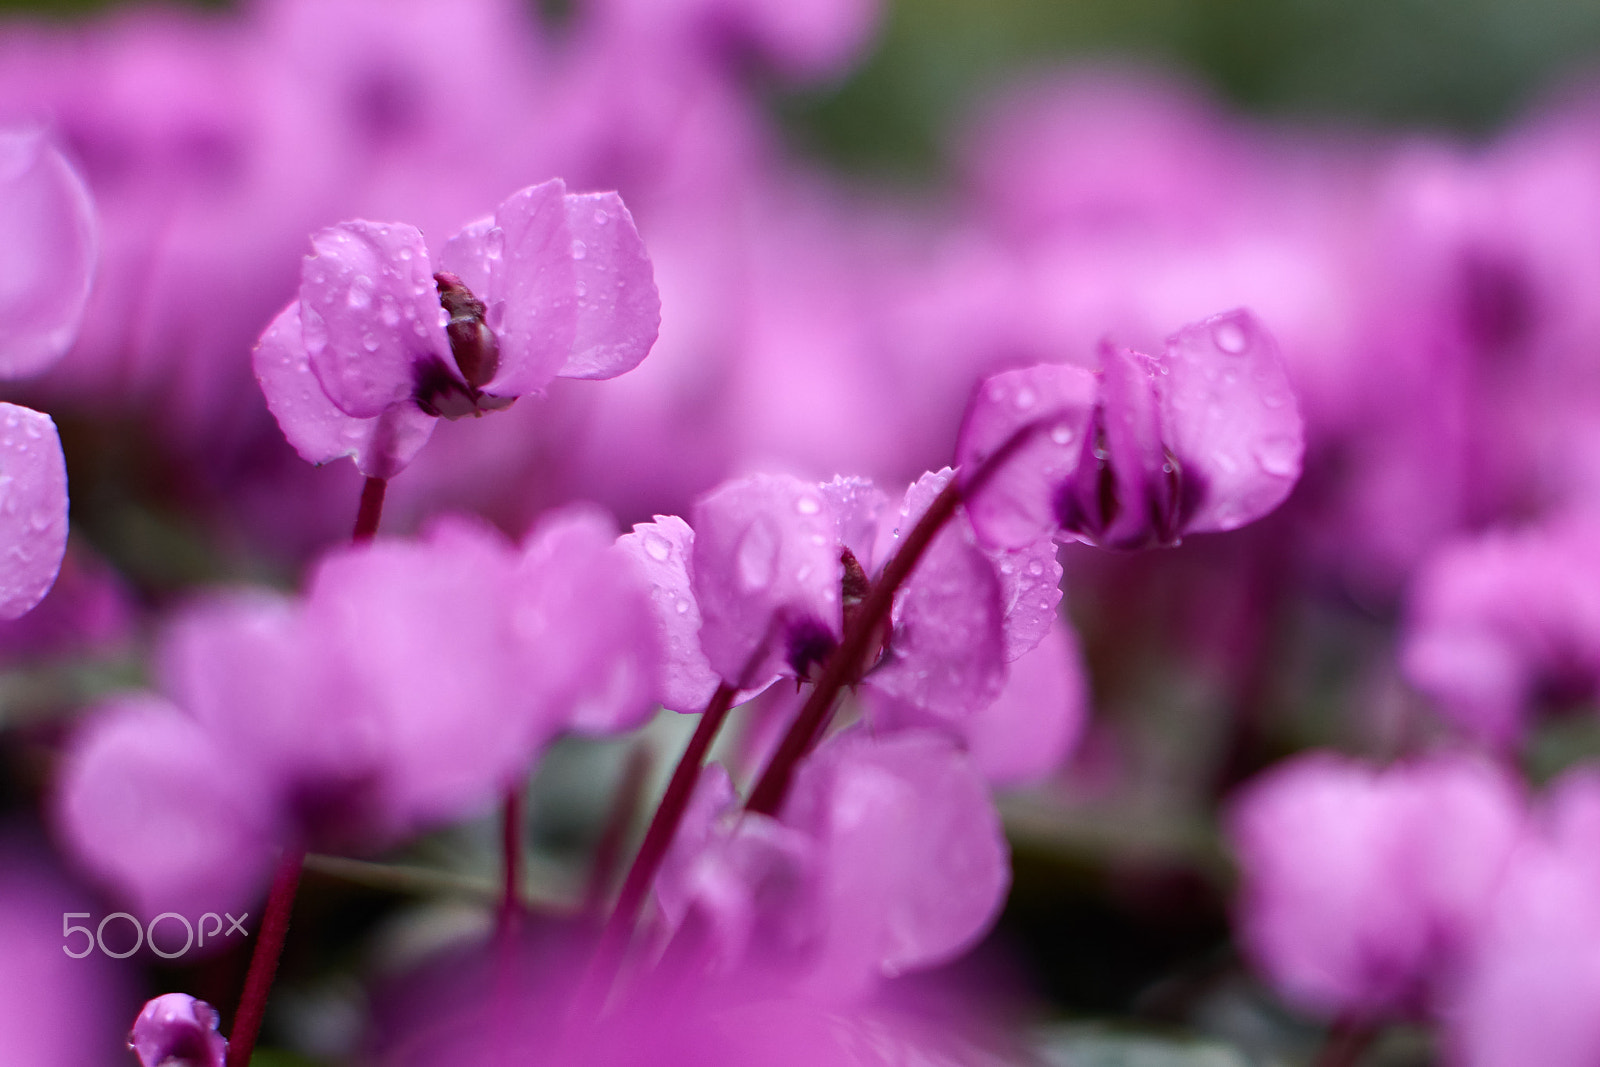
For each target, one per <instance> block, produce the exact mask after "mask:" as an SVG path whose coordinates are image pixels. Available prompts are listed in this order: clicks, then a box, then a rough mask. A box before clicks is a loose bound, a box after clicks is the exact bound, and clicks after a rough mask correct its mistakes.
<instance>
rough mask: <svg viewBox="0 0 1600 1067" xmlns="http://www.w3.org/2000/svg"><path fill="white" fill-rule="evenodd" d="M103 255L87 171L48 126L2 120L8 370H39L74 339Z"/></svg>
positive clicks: (1, 290)
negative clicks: (54, 140)
mask: <svg viewBox="0 0 1600 1067" xmlns="http://www.w3.org/2000/svg"><path fill="white" fill-rule="evenodd" d="M95 258H96V227H95V219H94V209H93V206H92V205H91V204H90V202H89V193H88V190H87V189H86V188H85V186H84V183H83V179H82V178H80V177H79V176H78V173H77V171H75V170H74V169H73V168H72V166H71V164H69V163H68V162H67V161H66V160H65V159H64V158H63V157H62V155H61V153H60V152H58V151H56V149H55V148H54V147H52V146H51V144H50V142H49V139H48V138H47V137H46V136H45V134H44V133H43V131H41V130H39V129H37V128H32V127H23V128H20V129H18V128H0V378H23V377H28V376H30V375H34V374H39V373H41V372H43V371H45V370H47V369H49V368H50V366H52V365H53V364H54V363H55V362H56V360H58V359H60V358H61V356H62V354H63V353H65V352H66V350H67V349H68V348H70V347H71V345H72V342H73V340H74V339H75V338H76V337H77V333H78V324H79V323H80V322H81V321H82V319H83V309H84V307H85V305H86V304H87V303H88V300H89V286H90V282H91V281H92V279H93V276H94V266H95Z"/></svg>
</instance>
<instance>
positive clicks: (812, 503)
mask: <svg viewBox="0 0 1600 1067" xmlns="http://www.w3.org/2000/svg"><path fill="white" fill-rule="evenodd" d="M794 509H795V510H796V511H798V512H799V513H800V514H802V515H815V514H816V513H817V512H819V511H821V510H822V505H821V504H819V503H817V498H816V497H814V496H803V497H801V498H800V499H799V500H797V501H795V504H794Z"/></svg>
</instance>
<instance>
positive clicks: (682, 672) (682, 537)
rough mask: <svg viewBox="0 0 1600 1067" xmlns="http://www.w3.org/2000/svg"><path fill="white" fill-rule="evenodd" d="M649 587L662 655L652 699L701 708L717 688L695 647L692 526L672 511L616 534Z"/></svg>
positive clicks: (697, 607) (687, 708)
mask: <svg viewBox="0 0 1600 1067" xmlns="http://www.w3.org/2000/svg"><path fill="white" fill-rule="evenodd" d="M617 547H618V549H619V550H620V551H621V552H622V553H623V554H624V555H626V556H627V557H628V558H629V559H630V560H632V561H633V563H634V566H635V567H636V568H638V571H639V574H640V577H642V578H643V579H644V581H645V582H646V584H647V585H648V586H649V587H650V608H651V613H652V615H653V617H654V619H655V623H656V627H657V631H658V633H659V635H660V639H661V647H662V650H663V651H664V653H665V655H666V662H665V665H664V666H663V669H662V675H661V691H660V693H659V694H657V699H659V700H660V701H661V706H662V707H665V708H668V709H670V710H672V711H681V712H697V711H702V710H704V708H705V706H706V704H707V702H708V701H710V699H711V694H712V693H714V692H715V691H716V688H717V682H718V678H717V672H716V671H714V670H712V669H711V664H710V663H709V662H708V661H707V660H706V654H705V653H704V652H703V651H701V648H700V605H699V603H698V602H697V601H696V600H695V596H694V591H693V590H692V589H691V588H690V585H689V557H690V555H691V554H692V553H693V551H694V531H693V530H691V529H690V528H689V524H688V523H686V522H684V521H683V520H682V519H680V518H679V517H678V516H676V515H657V516H656V517H655V521H654V522H641V523H637V524H635V525H634V527H633V532H632V533H630V534H624V535H623V536H621V537H619V538H617Z"/></svg>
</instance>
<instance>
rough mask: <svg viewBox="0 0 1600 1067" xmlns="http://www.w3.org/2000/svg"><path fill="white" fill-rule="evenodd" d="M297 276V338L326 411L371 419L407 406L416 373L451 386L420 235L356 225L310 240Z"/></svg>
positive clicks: (404, 228) (401, 227)
mask: <svg viewBox="0 0 1600 1067" xmlns="http://www.w3.org/2000/svg"><path fill="white" fill-rule="evenodd" d="M311 247H312V248H313V249H314V250H315V252H314V254H312V255H310V256H307V257H306V259H305V262H304V264H303V265H302V267H301V271H300V315H301V329H302V336H303V338H304V342H305V348H306V353H307V355H308V356H309V357H310V362H311V370H312V373H314V374H315V375H316V376H317V380H318V381H319V382H321V383H322V388H323V391H324V392H326V393H327V395H328V399H330V400H332V401H333V403H334V406H336V407H337V408H339V410H340V411H343V412H344V413H345V414H347V415H351V416H354V417H356V418H361V419H370V418H376V417H377V416H379V415H381V414H383V412H384V411H385V409H387V408H389V407H390V406H391V405H394V404H398V403H401V402H403V401H406V400H408V399H410V398H411V397H412V395H413V394H414V393H415V392H416V388H417V373H418V370H419V368H421V367H425V366H427V365H429V364H434V363H436V364H438V365H440V366H442V367H443V368H444V370H445V373H447V374H449V375H450V376H451V377H455V378H459V377H460V372H459V371H457V370H456V369H455V361H454V360H453V359H452V358H451V356H450V341H449V338H448V337H447V336H446V335H445V332H444V323H443V318H442V316H443V314H444V312H443V309H442V308H441V307H440V305H439V291H438V287H437V286H436V285H435V283H434V280H433V267H432V265H431V263H430V261H429V259H428V249H427V246H426V245H425V244H424V243H423V240H422V233H421V231H419V230H418V229H417V228H416V227H415V226H408V225H406V224H404V223H379V222H368V221H366V220H364V219H356V220H353V221H350V222H341V223H339V224H338V225H337V226H331V227H329V228H327V229H325V230H321V231H319V232H318V233H316V234H314V235H313V236H312V238H311Z"/></svg>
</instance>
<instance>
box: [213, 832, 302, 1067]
mask: <svg viewBox="0 0 1600 1067" xmlns="http://www.w3.org/2000/svg"><path fill="white" fill-rule="evenodd" d="M305 859H306V854H305V851H304V850H303V849H298V848H297V849H292V850H289V851H286V852H284V854H283V858H282V859H280V860H279V861H278V871H277V873H276V874H275V875H273V878H272V892H271V893H270V894H268V896H267V911H266V914H265V915H263V916H262V918H261V929H259V930H258V931H256V947H255V950H254V951H253V952H252V953H251V954H250V970H249V971H248V972H247V973H246V974H245V979H244V993H243V995H241V996H240V998H239V1010H238V1011H236V1012H235V1013H234V1016H233V1032H232V1035H231V1036H230V1037H229V1040H228V1059H227V1067H249V1064H250V1056H251V1054H252V1053H253V1052H254V1051H255V1047H256V1036H257V1035H258V1034H260V1032H261V1019H262V1016H264V1015H265V1014H266V1010H267V993H268V991H270V990H271V989H272V979H273V976H274V975H276V974H277V973H278V958H279V957H280V956H282V955H283V942H284V938H285V937H286V936H287V935H288V933H289V913H290V912H291V911H293V910H294V894H295V889H296V888H297V887H298V886H299V885H300V872H301V870H302V868H303V867H304V866H305Z"/></svg>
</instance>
